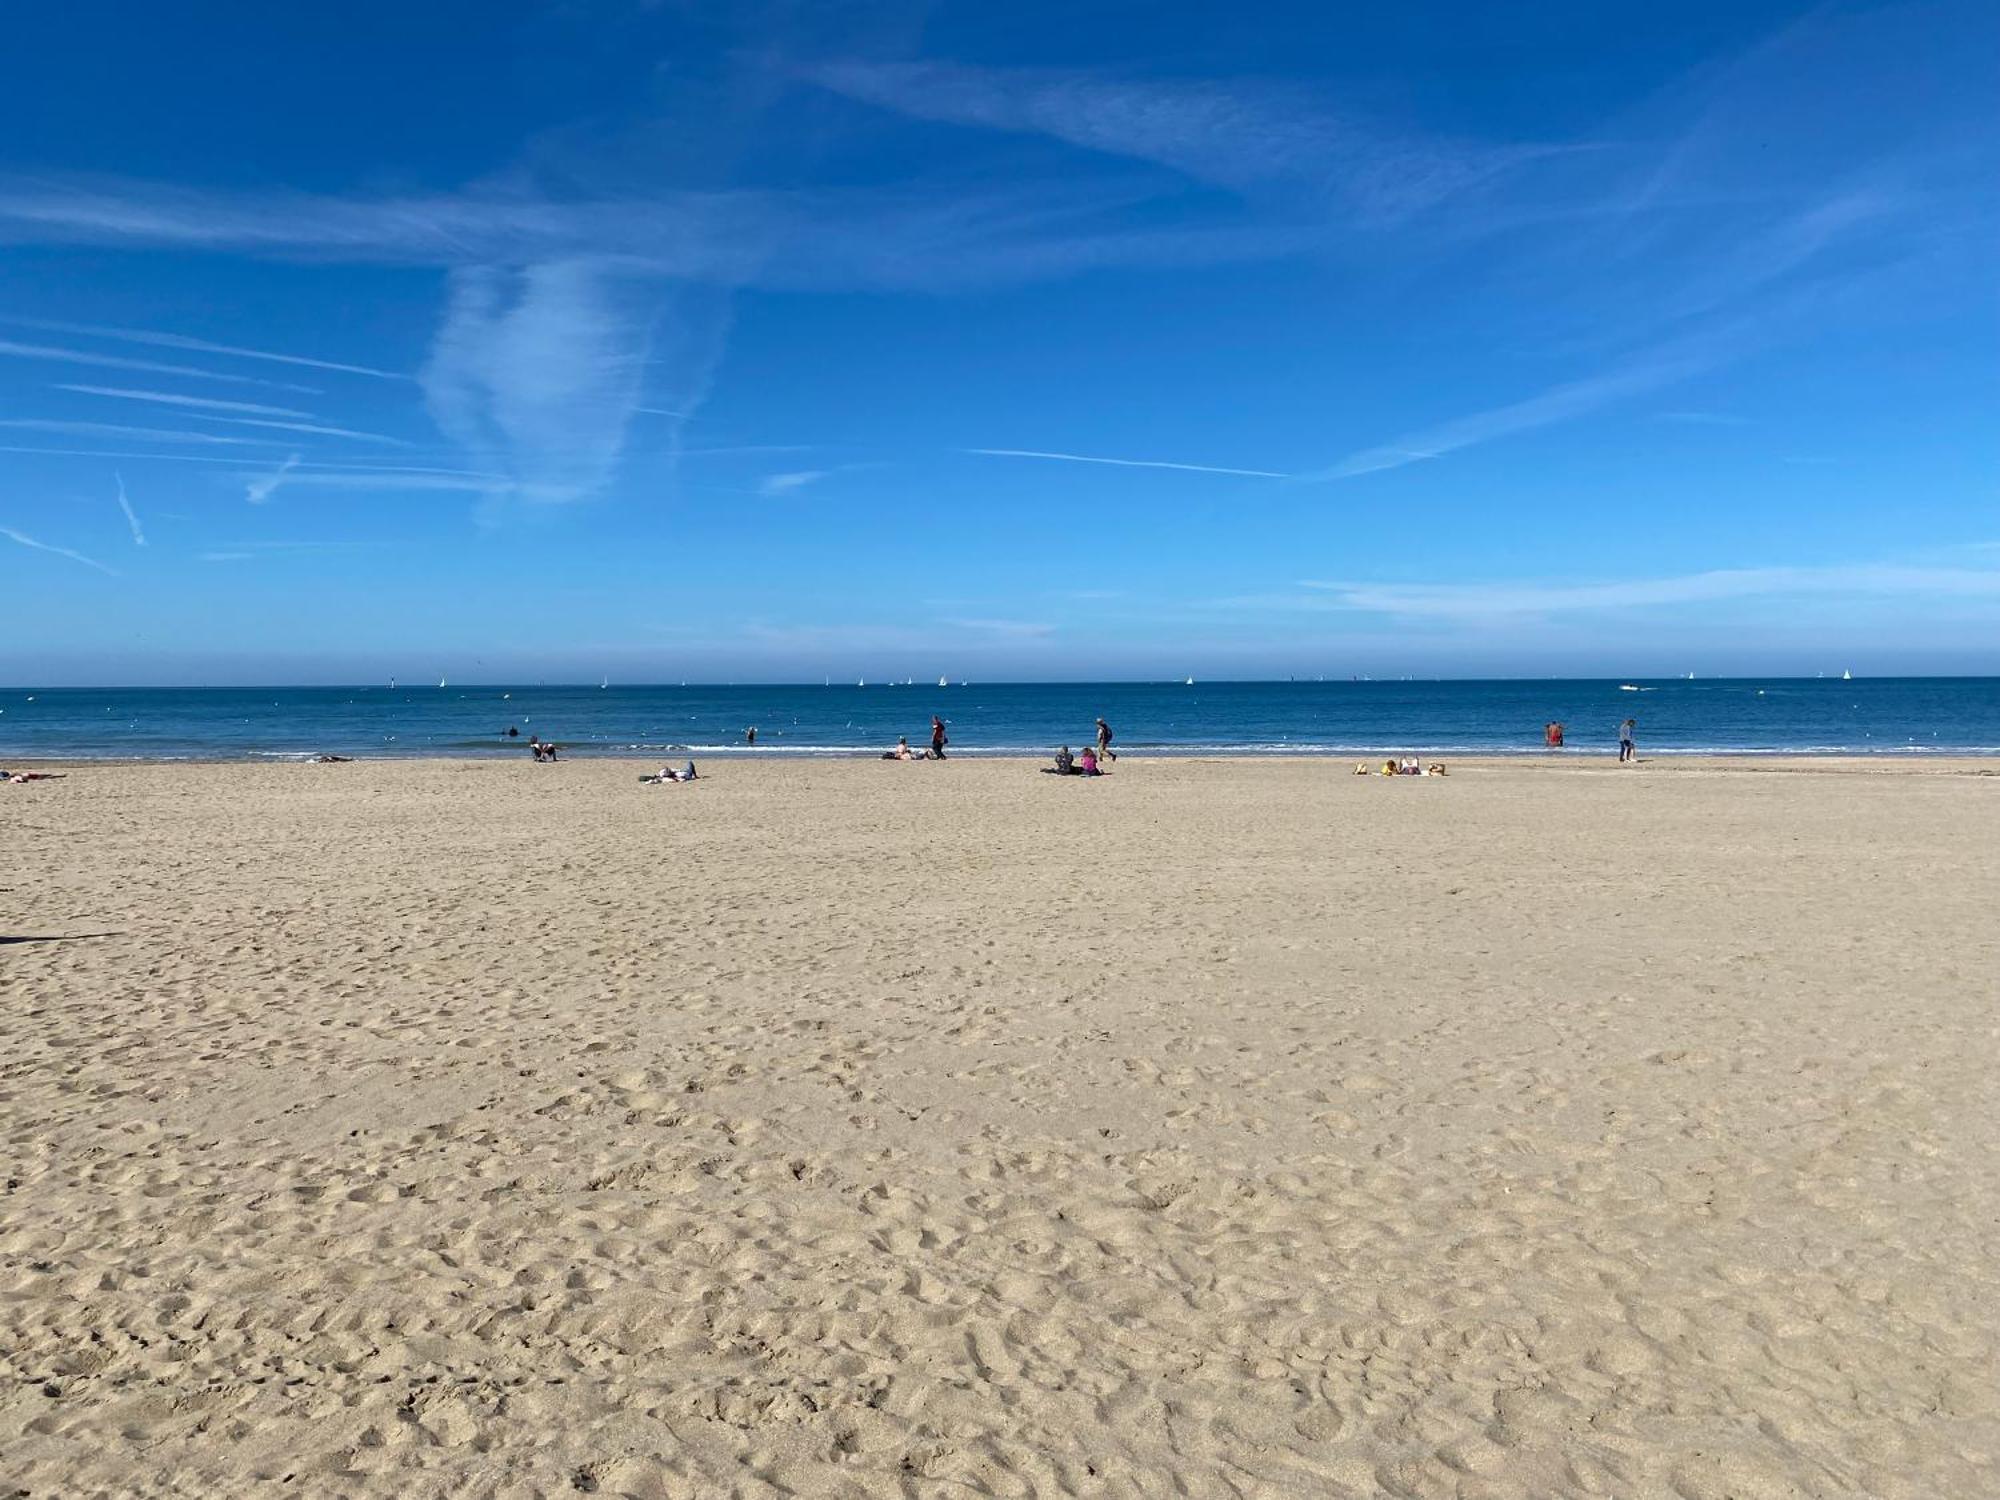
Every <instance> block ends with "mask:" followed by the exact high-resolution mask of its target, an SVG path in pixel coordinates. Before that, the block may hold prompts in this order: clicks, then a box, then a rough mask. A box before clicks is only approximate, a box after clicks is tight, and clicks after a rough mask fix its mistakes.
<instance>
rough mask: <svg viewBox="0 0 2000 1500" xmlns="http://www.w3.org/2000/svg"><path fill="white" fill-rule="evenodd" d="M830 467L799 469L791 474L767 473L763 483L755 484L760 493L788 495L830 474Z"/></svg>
mask: <svg viewBox="0 0 2000 1500" xmlns="http://www.w3.org/2000/svg"><path fill="white" fill-rule="evenodd" d="M832 472H833V471H832V470H831V469H800V470H798V471H796V472H795V473H791V474H767V475H765V476H764V480H763V483H761V484H759V485H758V486H757V493H758V494H760V495H789V494H791V493H792V492H793V491H795V490H802V489H804V488H805V487H806V486H807V485H809V484H816V483H818V482H819V481H820V480H822V479H824V478H826V476H827V475H829V474H831V473H832Z"/></svg>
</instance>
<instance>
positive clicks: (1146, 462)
mask: <svg viewBox="0 0 2000 1500" xmlns="http://www.w3.org/2000/svg"><path fill="white" fill-rule="evenodd" d="M959 451H960V452H961V453H971V454H976V455H978V456H979V457H982V458H1045V459H1055V460H1058V461H1059V462H1062V463H1070V464H1111V465H1113V466H1114V467H1116V468H1120V469H1181V470H1184V471H1186V472H1188V473H1191V474H1238V475H1244V476H1247V477H1249V478H1252V479H1288V478H1290V477H1291V476H1290V475H1288V474H1282V473H1279V472H1277V471H1276V470H1272V469H1226V468H1221V467H1218V466H1217V465H1215V464H1182V463H1169V462H1168V461H1167V460H1165V459H1160V458H1098V457H1094V456H1092V455H1091V454H1087V453H1044V452H1042V451H1041V450H1039V449H1035V448H961V449H960V450H959Z"/></svg>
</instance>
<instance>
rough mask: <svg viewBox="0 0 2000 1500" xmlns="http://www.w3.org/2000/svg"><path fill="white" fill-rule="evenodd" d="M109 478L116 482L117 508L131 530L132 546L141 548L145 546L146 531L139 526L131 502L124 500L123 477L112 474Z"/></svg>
mask: <svg viewBox="0 0 2000 1500" xmlns="http://www.w3.org/2000/svg"><path fill="white" fill-rule="evenodd" d="M111 477H112V478H114V479H116V480H117V481H118V508H119V509H120V510H122V511H124V512H125V524H126V525H127V526H130V527H131V528H132V545H133V546H135V547H143V546H145V545H146V529H145V528H144V527H143V526H141V525H140V524H139V513H138V512H137V511H135V510H133V509H132V502H131V501H130V500H128V499H126V498H125V476H124V475H123V474H113V475H112V476H111Z"/></svg>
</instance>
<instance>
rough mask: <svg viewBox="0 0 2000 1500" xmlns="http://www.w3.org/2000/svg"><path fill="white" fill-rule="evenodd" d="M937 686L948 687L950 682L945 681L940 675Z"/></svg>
mask: <svg viewBox="0 0 2000 1500" xmlns="http://www.w3.org/2000/svg"><path fill="white" fill-rule="evenodd" d="M938 686H939V687H950V686H951V684H950V683H948V682H946V681H945V680H944V679H943V678H942V677H940V678H939V679H938Z"/></svg>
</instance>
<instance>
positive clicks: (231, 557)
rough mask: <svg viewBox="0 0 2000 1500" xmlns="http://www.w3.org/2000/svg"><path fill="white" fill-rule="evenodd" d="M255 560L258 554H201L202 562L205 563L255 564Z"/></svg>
mask: <svg viewBox="0 0 2000 1500" xmlns="http://www.w3.org/2000/svg"><path fill="white" fill-rule="evenodd" d="M255 559H256V554H255V553H252V552H204V553H202V554H201V560H202V561H203V562H205V563H241V562H253V561H255Z"/></svg>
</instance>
